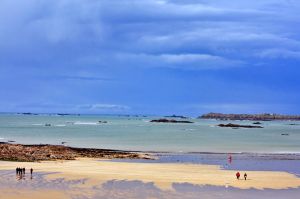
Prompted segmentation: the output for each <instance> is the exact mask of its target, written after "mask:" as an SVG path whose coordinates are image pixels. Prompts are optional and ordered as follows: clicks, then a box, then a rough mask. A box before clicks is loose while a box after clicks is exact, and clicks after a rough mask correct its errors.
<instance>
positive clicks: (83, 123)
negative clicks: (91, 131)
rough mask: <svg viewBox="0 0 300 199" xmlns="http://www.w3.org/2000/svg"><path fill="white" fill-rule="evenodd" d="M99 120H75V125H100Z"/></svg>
mask: <svg viewBox="0 0 300 199" xmlns="http://www.w3.org/2000/svg"><path fill="white" fill-rule="evenodd" d="M98 124H99V123H98V122H74V125H98Z"/></svg>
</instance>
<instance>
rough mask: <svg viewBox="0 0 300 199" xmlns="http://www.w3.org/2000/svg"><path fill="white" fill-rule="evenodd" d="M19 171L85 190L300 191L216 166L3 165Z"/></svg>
mask: <svg viewBox="0 0 300 199" xmlns="http://www.w3.org/2000/svg"><path fill="white" fill-rule="evenodd" d="M16 167H26V168H28V169H29V168H31V167H32V168H33V169H34V171H35V172H36V171H39V172H56V173H55V174H49V175H48V176H47V178H51V179H54V178H65V179H67V180H71V179H85V178H87V179H88V181H87V183H85V184H84V185H82V186H91V187H92V186H94V185H99V184H101V183H104V182H106V181H108V180H128V181H131V180H140V181H143V182H153V183H154V184H155V185H156V186H157V187H159V188H160V189H172V183H191V184H196V185H215V186H232V187H236V188H241V189H249V188H255V189H266V188H270V189H287V188H297V187H300V178H298V177H297V176H295V175H292V174H289V173H287V172H273V171H267V172H266V171H240V172H241V174H242V175H243V173H244V172H247V174H248V180H247V181H245V180H236V178H235V172H236V171H229V170H222V169H221V168H220V167H219V166H216V165H196V164H167V163H128V162H111V161H105V160H103V161H97V160H96V159H89V158H82V159H78V160H72V161H49V162H40V163H38V162H5V161H0V170H14V169H15V168H16Z"/></svg>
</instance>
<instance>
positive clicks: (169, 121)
mask: <svg viewBox="0 0 300 199" xmlns="http://www.w3.org/2000/svg"><path fill="white" fill-rule="evenodd" d="M150 122H158V123H194V122H191V121H188V120H173V119H171V120H168V119H164V118H162V119H156V120H151V121H150Z"/></svg>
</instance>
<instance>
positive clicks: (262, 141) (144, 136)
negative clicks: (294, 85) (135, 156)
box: [0, 114, 300, 153]
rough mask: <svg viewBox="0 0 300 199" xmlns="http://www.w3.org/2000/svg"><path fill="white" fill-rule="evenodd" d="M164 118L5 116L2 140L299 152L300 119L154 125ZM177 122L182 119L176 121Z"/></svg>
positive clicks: (179, 149) (184, 149)
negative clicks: (252, 126)
mask: <svg viewBox="0 0 300 199" xmlns="http://www.w3.org/2000/svg"><path fill="white" fill-rule="evenodd" d="M158 118H162V117H154V116H139V115H137V116H130V115H126V116H124V115H54V114H50V115H49V114H38V115H32V114H29V115H24V114H0V142H10V143H21V144H55V145H66V146H72V147H86V148H101V149H116V150H130V151H145V152H172V153H197V152H199V153H201V152H210V153H243V152H245V153H300V121H261V124H260V126H263V128H257V129H256V128H251V129H246V128H237V129H233V128H224V127H223V128H222V127H218V126H217V125H218V124H221V123H223V124H226V123H235V124H247V125H254V124H253V121H228V120H227V121H220V120H213V119H211V120H210V119H197V118H189V119H187V120H189V121H192V122H194V123H184V124H183V123H153V122H150V121H151V120H152V119H158ZM173 119H177V118H173Z"/></svg>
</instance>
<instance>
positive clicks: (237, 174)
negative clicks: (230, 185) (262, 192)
mask: <svg viewBox="0 0 300 199" xmlns="http://www.w3.org/2000/svg"><path fill="white" fill-rule="evenodd" d="M235 176H236V179H238V180H239V179H240V176H241V174H240V172H237V173H236V174H235Z"/></svg>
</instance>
